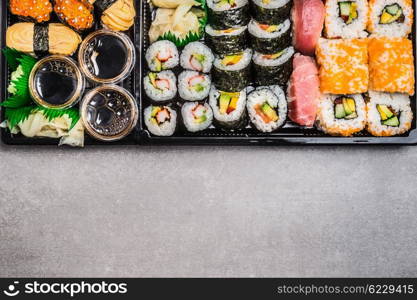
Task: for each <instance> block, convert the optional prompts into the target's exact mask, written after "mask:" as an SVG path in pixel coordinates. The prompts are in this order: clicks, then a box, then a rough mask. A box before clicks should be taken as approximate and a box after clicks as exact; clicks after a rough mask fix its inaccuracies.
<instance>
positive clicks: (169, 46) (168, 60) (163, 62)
mask: <svg viewBox="0 0 417 300" xmlns="http://www.w3.org/2000/svg"><path fill="white" fill-rule="evenodd" d="M145 58H146V61H147V63H148V66H149V69H150V70H151V71H154V72H160V71H162V70H168V69H172V68H175V67H176V66H178V63H179V53H178V49H177V47H176V46H175V44H174V43H173V42H170V41H165V40H163V41H158V42H155V43H153V44H152V45H151V46H150V47H149V48H148V50H147V51H146V55H145Z"/></svg>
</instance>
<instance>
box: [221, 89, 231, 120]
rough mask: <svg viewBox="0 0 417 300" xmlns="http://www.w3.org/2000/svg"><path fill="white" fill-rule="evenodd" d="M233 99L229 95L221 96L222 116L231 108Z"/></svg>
mask: <svg viewBox="0 0 417 300" xmlns="http://www.w3.org/2000/svg"><path fill="white" fill-rule="evenodd" d="M231 98H232V97H231V96H230V95H228V94H223V93H222V94H220V98H219V111H220V114H222V115H224V114H225V113H226V112H227V109H228V107H229V103H230V99H231Z"/></svg>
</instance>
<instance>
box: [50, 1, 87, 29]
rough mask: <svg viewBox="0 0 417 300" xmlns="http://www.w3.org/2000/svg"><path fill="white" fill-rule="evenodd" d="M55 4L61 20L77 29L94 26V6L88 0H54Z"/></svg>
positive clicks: (55, 9)
mask: <svg viewBox="0 0 417 300" xmlns="http://www.w3.org/2000/svg"><path fill="white" fill-rule="evenodd" d="M54 4H55V5H54V11H55V13H56V15H57V16H58V18H59V19H60V20H61V22H63V23H65V24H67V25H68V26H70V27H71V28H73V29H75V30H76V31H84V30H86V29H90V28H91V27H93V24H94V6H93V5H92V4H91V3H90V2H89V1H88V0H54Z"/></svg>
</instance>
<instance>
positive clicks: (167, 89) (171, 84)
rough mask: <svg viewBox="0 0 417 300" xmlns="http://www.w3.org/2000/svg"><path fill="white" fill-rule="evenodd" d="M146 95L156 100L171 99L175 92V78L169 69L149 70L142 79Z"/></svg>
mask: <svg viewBox="0 0 417 300" xmlns="http://www.w3.org/2000/svg"><path fill="white" fill-rule="evenodd" d="M143 85H144V88H145V93H146V95H147V96H148V97H149V98H151V99H152V100H153V101H156V102H164V101H168V100H172V99H173V98H174V97H175V96H176V94H177V78H176V77H175V74H174V73H173V72H172V71H170V70H167V71H162V72H159V73H154V72H149V73H148V74H147V75H146V76H145V78H144V79H143Z"/></svg>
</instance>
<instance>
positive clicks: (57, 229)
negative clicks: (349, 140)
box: [0, 146, 417, 277]
mask: <svg viewBox="0 0 417 300" xmlns="http://www.w3.org/2000/svg"><path fill="white" fill-rule="evenodd" d="M0 149H1V150H0V155H1V158H0V178H1V183H0V276H76V277H77V276H122V277H123V276H158V277H161V276H417V217H416V214H417V199H416V198H417V197H416V195H417V184H416V180H417V148H407V147H404V148H368V147H366V148H340V147H339V148H338V147H320V148H300V147H297V148H286V147H285V148H239V147H237V148H236V147H235V148H224V147H205V148H196V147H194V148H187V147H174V148H167V147H160V148H159V147H146V148H142V149H137V148H133V147H128V148H121V147H116V148H115V147H110V148H103V147H97V148H88V149H85V150H80V151H78V150H68V149H58V150H57V149H55V148H15V147H5V146H2V147H1V148H0Z"/></svg>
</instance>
